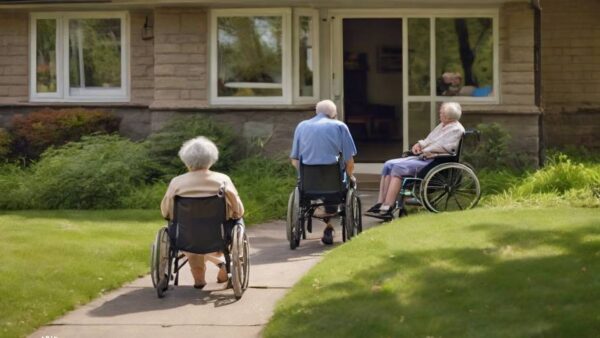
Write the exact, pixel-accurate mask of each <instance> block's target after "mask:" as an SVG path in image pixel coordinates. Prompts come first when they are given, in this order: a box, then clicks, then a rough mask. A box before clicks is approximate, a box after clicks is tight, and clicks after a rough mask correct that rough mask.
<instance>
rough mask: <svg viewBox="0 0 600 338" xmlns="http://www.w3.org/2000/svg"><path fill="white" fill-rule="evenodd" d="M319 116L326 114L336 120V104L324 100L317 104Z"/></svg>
mask: <svg viewBox="0 0 600 338" xmlns="http://www.w3.org/2000/svg"><path fill="white" fill-rule="evenodd" d="M316 110H317V114H319V113H321V114H325V115H327V116H329V117H330V118H335V117H336V116H337V107H336V106H335V103H333V101H331V100H323V101H320V102H319V103H317V108H316Z"/></svg>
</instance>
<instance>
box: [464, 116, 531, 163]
mask: <svg viewBox="0 0 600 338" xmlns="http://www.w3.org/2000/svg"><path fill="white" fill-rule="evenodd" d="M477 130H479V131H480V133H481V136H480V140H479V141H477V140H475V137H467V138H466V139H465V145H464V151H463V159H464V160H465V161H466V162H468V163H470V164H472V165H473V166H474V167H475V168H476V169H477V170H480V169H484V168H487V169H512V170H515V169H519V170H522V169H523V164H524V161H523V158H522V157H520V155H518V154H516V153H513V152H510V151H509V149H508V145H509V142H510V134H509V133H508V132H507V131H506V130H505V129H504V128H503V127H502V126H500V125H499V124H497V123H492V124H485V123H480V124H478V125H477Z"/></svg>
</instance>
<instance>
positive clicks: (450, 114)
mask: <svg viewBox="0 0 600 338" xmlns="http://www.w3.org/2000/svg"><path fill="white" fill-rule="evenodd" d="M442 109H443V110H444V115H446V117H447V118H448V119H450V120H452V121H458V120H460V117H461V116H462V108H461V107H460V103H458V102H444V103H442Z"/></svg>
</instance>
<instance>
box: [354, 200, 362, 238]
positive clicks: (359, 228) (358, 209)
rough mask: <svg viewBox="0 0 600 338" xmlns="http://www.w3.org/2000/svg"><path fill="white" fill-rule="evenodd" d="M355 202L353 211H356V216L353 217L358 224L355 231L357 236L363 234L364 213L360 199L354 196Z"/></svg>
mask: <svg viewBox="0 0 600 338" xmlns="http://www.w3.org/2000/svg"><path fill="white" fill-rule="evenodd" d="M354 197H355V198H354V200H353V204H354V207H353V209H354V210H353V211H354V215H353V220H354V222H355V224H356V227H355V231H356V235H358V234H360V233H361V232H362V211H361V205H360V198H358V196H356V195H355V196H354Z"/></svg>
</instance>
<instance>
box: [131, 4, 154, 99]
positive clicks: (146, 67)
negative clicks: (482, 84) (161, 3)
mask: <svg viewBox="0 0 600 338" xmlns="http://www.w3.org/2000/svg"><path fill="white" fill-rule="evenodd" d="M153 15H154V13H153V12H152V11H147V12H144V11H131V12H130V30H131V34H130V35H131V42H130V46H131V51H130V60H131V102H132V103H137V104H150V103H152V100H153V99H154V40H153V39H150V40H143V39H142V29H143V27H144V23H145V21H146V18H148V19H149V23H150V24H152V22H153V20H154V18H153Z"/></svg>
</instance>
